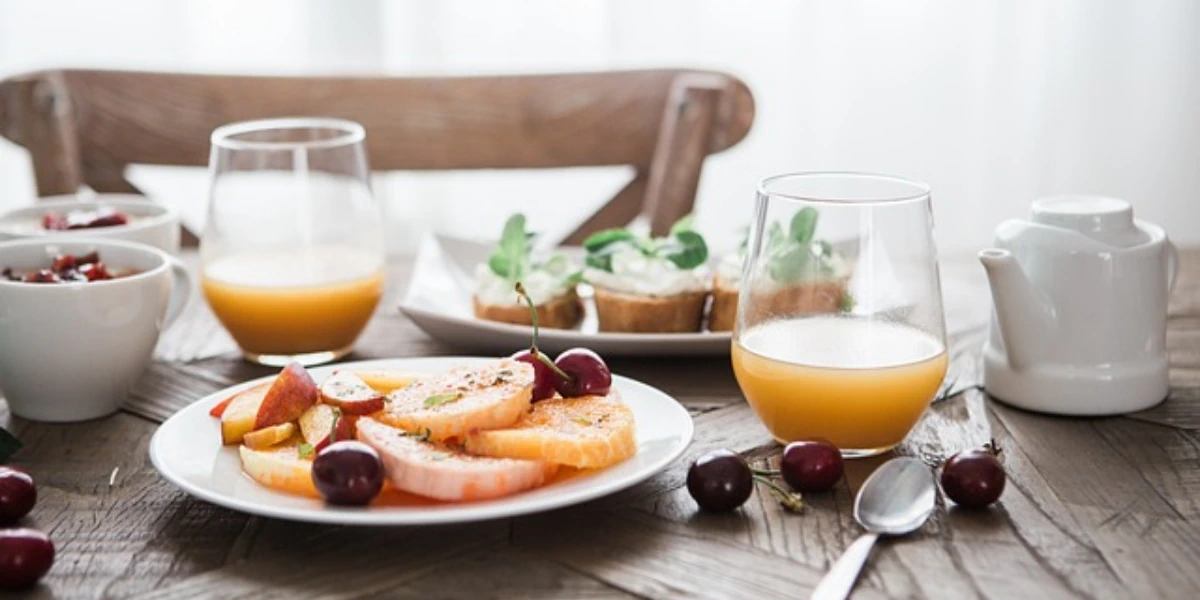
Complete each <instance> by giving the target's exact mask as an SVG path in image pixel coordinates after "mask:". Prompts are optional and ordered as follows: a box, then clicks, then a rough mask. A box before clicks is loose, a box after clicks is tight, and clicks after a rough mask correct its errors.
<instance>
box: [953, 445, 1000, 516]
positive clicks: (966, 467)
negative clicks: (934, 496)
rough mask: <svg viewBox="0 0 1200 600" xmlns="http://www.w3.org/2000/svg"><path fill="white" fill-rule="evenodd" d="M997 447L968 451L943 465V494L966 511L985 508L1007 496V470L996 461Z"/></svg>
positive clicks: (960, 453) (956, 455)
mask: <svg viewBox="0 0 1200 600" xmlns="http://www.w3.org/2000/svg"><path fill="white" fill-rule="evenodd" d="M994 448H995V446H991V447H989V448H985V449H982V450H967V451H964V452H959V453H958V454H955V455H954V456H951V457H950V459H949V460H947V461H946V462H945V464H943V465H942V476H941V483H942V491H944V492H946V495H947V496H949V497H950V499H951V500H953V501H954V502H955V503H957V504H959V505H960V506H965V507H967V508H984V507H986V506H988V505H990V504H991V503H993V502H995V501H996V500H999V499H1000V494H1002V493H1004V482H1005V480H1006V477H1005V475H1004V467H1003V466H1001V465H1000V461H999V460H996V452H998V451H997V450H994Z"/></svg>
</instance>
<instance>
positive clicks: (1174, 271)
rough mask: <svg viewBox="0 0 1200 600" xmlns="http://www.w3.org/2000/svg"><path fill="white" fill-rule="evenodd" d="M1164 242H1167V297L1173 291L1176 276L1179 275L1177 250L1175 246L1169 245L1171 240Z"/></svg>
mask: <svg viewBox="0 0 1200 600" xmlns="http://www.w3.org/2000/svg"><path fill="white" fill-rule="evenodd" d="M1166 242H1167V295H1168V296H1170V295H1171V292H1172V291H1173V290H1174V289H1175V279H1176V276H1177V275H1179V248H1176V247H1175V244H1172V243H1171V240H1166Z"/></svg>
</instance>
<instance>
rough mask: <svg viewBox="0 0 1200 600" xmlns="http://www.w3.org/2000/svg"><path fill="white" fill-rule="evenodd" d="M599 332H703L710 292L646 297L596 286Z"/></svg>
mask: <svg viewBox="0 0 1200 600" xmlns="http://www.w3.org/2000/svg"><path fill="white" fill-rule="evenodd" d="M595 298H596V316H597V317H598V318H599V321H600V331H613V332H627V333H690V332H694V331H700V325H701V324H702V322H703V320H704V304H705V303H706V302H707V300H708V292H707V291H704V292H686V293H683V294H675V295H673V296H661V297H660V296H643V295H640V294H626V293H622V292H614V291H612V290H608V289H605V288H601V287H596V296H595Z"/></svg>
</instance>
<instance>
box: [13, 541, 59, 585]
mask: <svg viewBox="0 0 1200 600" xmlns="http://www.w3.org/2000/svg"><path fill="white" fill-rule="evenodd" d="M52 564H54V542H51V541H50V538H48V537H46V534H44V533H42V532H40V531H37V530H34V529H25V528H19V529H0V590H19V589H24V588H27V587H31V586H33V584H35V583H37V582H38V580H39V579H41V578H42V576H43V575H45V574H46V571H49V570H50V565H52Z"/></svg>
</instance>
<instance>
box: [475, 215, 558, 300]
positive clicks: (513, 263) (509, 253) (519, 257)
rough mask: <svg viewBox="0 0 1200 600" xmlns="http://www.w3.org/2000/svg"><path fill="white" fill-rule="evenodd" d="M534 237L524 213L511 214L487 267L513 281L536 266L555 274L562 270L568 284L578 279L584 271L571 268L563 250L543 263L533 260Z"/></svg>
mask: <svg viewBox="0 0 1200 600" xmlns="http://www.w3.org/2000/svg"><path fill="white" fill-rule="evenodd" d="M534 237H535V234H533V233H531V232H528V231H526V230H525V215H523V214H521V213H517V214H515V215H513V216H511V217H509V218H508V220H507V221H505V222H504V230H503V231H502V232H501V233H500V242H499V244H497V246H496V249H495V250H494V251H492V254H491V255H490V256H488V261H487V264H488V268H489V269H491V271H492V273H495V274H496V275H497V276H498V277H503V278H504V280H505V281H507V282H508V283H510V284H515V283H517V282H518V281H521V280H522V279H523V278H524V277H525V276H526V275H528V274H529V273H530V272H532V271H536V270H542V271H546V272H547V273H550V274H554V275H557V274H560V273H561V274H563V276H564V280H565V283H564V284H565V285H571V284H573V283H577V282H578V280H579V278H580V275H581V274H580V273H579V272H578V271H575V272H571V264H570V262H569V261H568V260H567V257H566V256H564V255H562V254H554V255H552V256H551V257H550V258H549V259H547V260H546V261H545V262H542V263H536V262H534V260H533V239H534Z"/></svg>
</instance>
